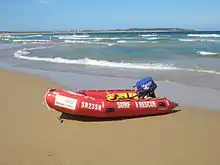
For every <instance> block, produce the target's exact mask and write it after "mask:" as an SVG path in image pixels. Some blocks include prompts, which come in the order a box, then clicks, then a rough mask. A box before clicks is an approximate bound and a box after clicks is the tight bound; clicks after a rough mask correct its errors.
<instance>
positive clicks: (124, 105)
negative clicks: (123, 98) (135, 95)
mask: <svg viewBox="0 0 220 165" xmlns="http://www.w3.org/2000/svg"><path fill="white" fill-rule="evenodd" d="M130 105H131V104H130V102H117V106H118V108H130Z"/></svg>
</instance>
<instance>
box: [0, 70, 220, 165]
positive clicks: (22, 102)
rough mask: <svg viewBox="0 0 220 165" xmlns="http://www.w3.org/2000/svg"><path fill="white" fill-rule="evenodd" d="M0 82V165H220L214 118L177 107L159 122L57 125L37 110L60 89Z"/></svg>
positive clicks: (21, 77)
mask: <svg viewBox="0 0 220 165" xmlns="http://www.w3.org/2000/svg"><path fill="white" fill-rule="evenodd" d="M0 77H1V86H0V88H1V89H0V91H1V96H0V99H1V120H0V133H1V134H0V165H4V164H7V165H52V164H53V165H70V164H71V165H183V164H184V165H220V128H219V127H220V112H217V111H209V110H202V109H195V108H189V107H182V106H180V108H181V111H179V112H177V113H173V114H169V115H164V116H151V117H143V118H135V119H127V120H120V121H105V122H104V121H102V122H98V121H93V122H91V121H90V122H89V121H87V122H86V121H80V120H65V121H64V123H62V124H60V123H59V122H57V120H56V117H58V116H59V114H60V113H58V112H55V111H48V110H47V108H46V106H45V105H43V104H42V101H43V95H44V92H45V91H46V90H47V89H48V88H51V87H61V86H60V85H58V84H55V83H51V82H49V81H47V80H45V79H43V78H39V77H36V76H32V75H25V74H21V73H13V72H9V71H3V70H0Z"/></svg>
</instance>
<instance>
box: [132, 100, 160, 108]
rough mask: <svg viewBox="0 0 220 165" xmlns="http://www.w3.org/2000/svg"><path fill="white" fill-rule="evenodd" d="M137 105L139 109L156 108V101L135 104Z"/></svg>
mask: <svg viewBox="0 0 220 165" xmlns="http://www.w3.org/2000/svg"><path fill="white" fill-rule="evenodd" d="M135 105H136V107H137V108H151V107H156V102H155V101H141V102H135Z"/></svg>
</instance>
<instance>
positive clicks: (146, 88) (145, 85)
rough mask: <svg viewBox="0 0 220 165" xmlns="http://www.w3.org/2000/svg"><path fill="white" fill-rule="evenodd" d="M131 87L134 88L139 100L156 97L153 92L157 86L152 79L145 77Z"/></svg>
mask: <svg viewBox="0 0 220 165" xmlns="http://www.w3.org/2000/svg"><path fill="white" fill-rule="evenodd" d="M133 87H136V92H137V93H138V97H139V98H140V99H143V98H145V97H146V96H147V97H152V98H155V97H156V95H155V93H154V91H155V89H156V88H157V84H156V83H155V82H154V81H153V79H152V77H146V78H144V79H142V80H139V81H137V82H136V84H135V85H134V86H133Z"/></svg>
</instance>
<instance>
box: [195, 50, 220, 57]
mask: <svg viewBox="0 0 220 165" xmlns="http://www.w3.org/2000/svg"><path fill="white" fill-rule="evenodd" d="M196 53H198V54H200V55H202V56H216V55H220V54H219V53H215V52H206V51H197V52H196Z"/></svg>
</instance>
